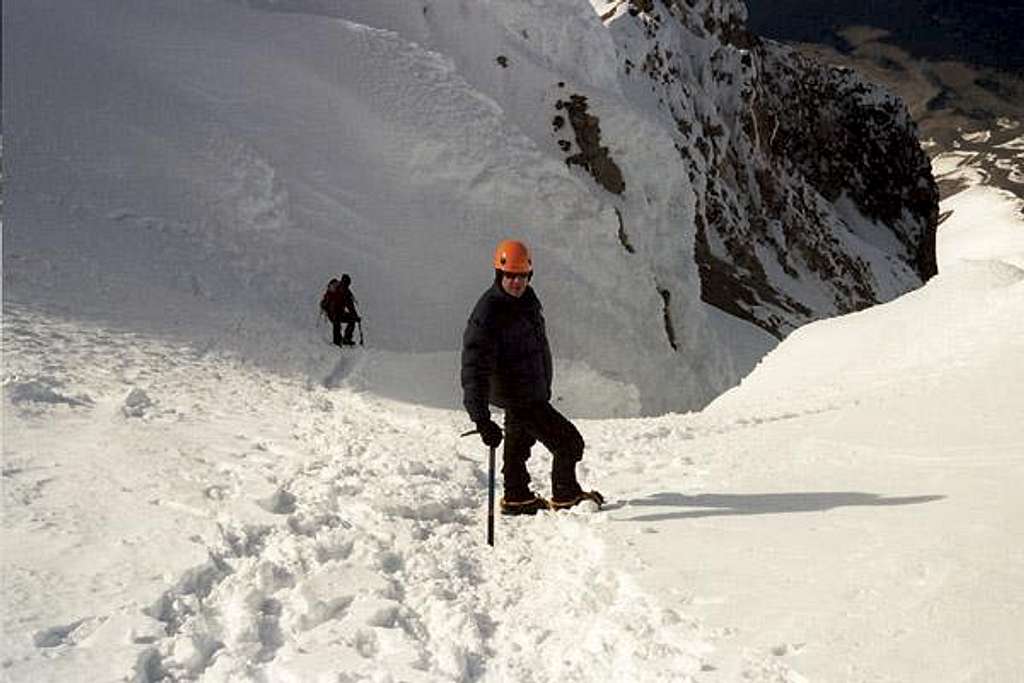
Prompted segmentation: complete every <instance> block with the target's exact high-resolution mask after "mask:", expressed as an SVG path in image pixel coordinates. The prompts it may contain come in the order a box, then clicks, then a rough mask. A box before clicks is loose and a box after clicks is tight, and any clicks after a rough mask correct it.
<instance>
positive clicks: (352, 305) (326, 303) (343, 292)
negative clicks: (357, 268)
mask: <svg viewBox="0 0 1024 683" xmlns="http://www.w3.org/2000/svg"><path fill="white" fill-rule="evenodd" d="M320 309H321V310H322V311H323V312H324V313H326V314H327V318H328V319H329V320H330V321H331V322H334V321H335V320H341V321H342V322H345V321H347V320H348V319H349V318H351V319H353V320H355V319H358V318H359V315H358V314H357V313H356V301H355V297H353V296H352V291H351V290H350V289H349V288H348V287H344V286H342V285H337V287H335V288H334V289H331V288H328V289H327V291H326V292H324V296H323V298H322V299H320Z"/></svg>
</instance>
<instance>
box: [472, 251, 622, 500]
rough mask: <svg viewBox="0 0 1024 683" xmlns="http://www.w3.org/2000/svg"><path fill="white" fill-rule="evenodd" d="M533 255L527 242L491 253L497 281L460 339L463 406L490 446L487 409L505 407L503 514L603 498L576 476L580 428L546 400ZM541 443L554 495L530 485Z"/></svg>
mask: <svg viewBox="0 0 1024 683" xmlns="http://www.w3.org/2000/svg"><path fill="white" fill-rule="evenodd" d="M533 272H534V271H533V259H532V257H531V255H530V250H529V249H528V248H527V246H526V245H525V244H523V243H522V242H520V241H517V240H503V241H502V242H500V243H499V244H498V247H497V249H495V251H494V283H493V284H492V285H491V287H490V288H488V289H487V291H485V292H484V293H483V295H482V296H481V297H480V300H479V301H477V304H476V306H475V307H474V308H473V312H472V314H471V315H470V316H469V322H468V323H467V324H466V331H465V333H464V334H463V340H462V389H463V405H465V407H466V411H467V412H468V413H469V417H470V419H472V420H473V422H474V423H475V424H476V427H477V431H478V432H479V433H480V438H481V439H482V440H483V442H484V443H485V444H486V445H487V446H491V447H497V446H498V445H499V444H500V443H501V442H502V431H501V428H500V427H499V426H498V425H497V424H496V423H495V422H494V420H492V419H491V411H490V406H491V405H495V406H497V407H499V408H503V409H504V410H505V434H504V441H505V449H504V453H503V465H502V470H501V472H502V475H503V478H504V495H503V496H502V499H501V511H502V513H503V514H507V515H509V514H535V513H536V512H537V511H538V510H543V509H548V508H551V509H562V508H568V507H572V506H574V505H576V504H578V503H580V502H582V501H584V500H593V501H595V502H596V503H597V504H598V505H600V504H601V503H603V502H604V499H603V498H602V497H601V494H600V493H598V492H597V491H584V490H583V489H582V487H580V484H579V482H578V481H577V480H576V463H577V462H579V461H580V459H582V457H583V448H584V443H583V437H582V436H581V435H580V432H579V430H577V429H576V427H575V426H574V425H573V424H572V423H571V422H569V420H567V419H566V418H565V416H563V415H562V414H561V413H559V412H558V411H557V410H555V408H554V407H553V406H552V405H551V380H552V363H551V348H550V346H549V345H548V338H547V333H546V331H545V328H544V316H543V315H542V314H541V305H540V300H539V299H538V298H537V295H536V293H535V292H534V290H533V287H532V286H531V285H530V283H531V281H532V279H533ZM538 441H540V442H541V443H542V444H543V445H544V446H545V447H546V448H547V449H548V450H549V451H551V454H552V456H553V457H554V461H553V464H552V467H551V499H550V501H548V500H545V499H544V498H542V497H541V496H538V495H537V494H536V493H534V492H533V491H532V490H531V489H530V473H529V471H528V470H527V468H526V461H527V460H528V459H529V457H530V449H531V447H532V446H533V445H534V444H535V443H536V442H538Z"/></svg>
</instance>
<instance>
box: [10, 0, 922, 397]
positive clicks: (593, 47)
mask: <svg viewBox="0 0 1024 683" xmlns="http://www.w3.org/2000/svg"><path fill="white" fill-rule="evenodd" d="M744 16H745V10H744V7H743V5H742V4H741V3H740V2H733V1H729V0H714V1H710V2H709V1H706V0H692V1H691V0H688V1H687V2H652V1H646V2H644V1H640V0H634V1H633V2H628V3H627V2H610V3H605V2H601V1H600V0H594V1H593V2H587V1H585V0H545V2H525V1H513V0H494V1H492V2H456V1H454V0H450V1H437V0H426V1H424V2H409V1H408V0H378V1H376V2H332V1H329V0H276V1H274V2H269V1H260V2H257V1H256V0H252V1H251V2H248V3H245V2H198V1H192V0H174V1H173V2H172V1H169V0H155V1H152V2H145V3H140V2H134V1H128V0H110V1H106V2H96V1H85V2H76V3H62V2H57V1H56V0H39V1H38V2H32V3H8V6H5V8H4V25H5V34H6V38H7V40H6V41H5V55H4V56H5V58H6V59H5V63H6V64H7V68H6V70H5V79H4V90H5V93H4V96H5V101H6V105H7V106H6V111H5V118H6V120H5V127H6V131H5V132H6V137H7V140H6V142H5V144H6V150H5V152H6V159H5V162H6V166H7V170H8V181H9V184H8V187H7V190H8V193H7V196H8V203H7V205H6V209H7V212H8V217H7V221H6V226H5V227H6V231H5V235H4V245H3V249H4V285H5V288H4V298H5V302H11V303H17V304H19V305H25V306H30V307H35V308H40V309H45V310H47V311H49V312H50V313H53V314H58V315H62V316H70V317H81V318H91V319H98V320H103V321H107V322H109V323H111V324H114V325H116V326H119V327H122V328H124V329H126V330H129V331H130V330H131V329H146V330H154V329H155V330H159V331H162V332H165V333H167V334H174V335H181V336H186V337H191V338H195V339H197V340H198V341H201V342H202V343H204V344H206V345H217V346H224V347H228V348H232V349H235V350H237V351H238V352H240V353H243V354H245V355H247V356H248V357H250V358H252V359H253V360H254V361H257V362H261V363H267V364H271V365H276V366H281V367H282V368H286V369H287V368H291V369H295V368H299V369H302V370H303V371H314V372H315V371H319V370H318V369H317V368H316V367H315V366H317V365H318V364H322V363H323V362H325V361H324V360H323V359H325V358H327V356H326V355H325V354H326V353H327V352H326V351H325V349H324V348H323V347H324V345H323V334H322V328H321V329H320V330H318V329H317V328H316V314H317V311H316V303H317V300H318V297H319V294H320V291H321V289H322V287H323V285H324V284H325V282H326V280H327V279H328V278H329V277H331V276H333V275H337V274H339V273H341V272H348V273H351V274H352V277H353V280H354V290H355V292H356V295H357V297H358V298H359V300H360V304H361V309H362V312H363V313H364V317H365V320H366V325H365V326H366V332H367V336H368V340H369V342H370V344H371V346H372V347H374V348H377V349H383V350H388V351H394V352H397V353H428V352H431V353H432V352H456V351H457V349H458V347H459V344H460V335H461V330H462V327H463V325H464V321H465V317H466V315H467V314H468V311H469V310H470V308H471V306H472V304H473V303H474V301H475V299H476V298H477V296H478V295H479V293H480V292H481V291H482V290H483V288H484V287H486V286H487V285H488V284H489V283H490V281H491V277H492V272H491V266H490V253H491V250H492V248H493V245H494V244H495V243H496V242H497V241H498V240H499V239H501V238H504V237H519V238H522V239H525V240H526V241H527V242H528V243H530V245H531V246H532V247H533V249H534V250H535V263H536V278H535V280H534V286H535V288H536V289H537V291H538V293H539V295H540V297H541V299H542V301H543V302H544V304H545V311H546V316H547V320H548V327H549V335H550V337H551V340H552V345H553V347H554V352H555V354H556V356H558V357H559V358H561V359H563V360H564V361H571V362H572V363H574V364H575V365H577V366H580V365H582V366H583V367H585V369H586V372H587V373H594V372H596V373H599V374H600V375H601V376H603V377H604V378H606V379H608V380H610V381H611V382H612V383H616V382H617V383H621V384H622V385H627V386H629V385H631V386H632V387H635V391H636V392H637V396H638V397H639V412H642V413H645V414H654V413H660V412H664V411H666V410H685V409H692V408H697V407H700V406H702V405H704V404H706V403H707V402H708V401H709V400H711V399H712V398H714V397H715V396H716V395H717V394H719V393H720V392H721V391H723V390H724V389H726V388H728V387H730V386H732V385H734V384H735V383H736V382H737V381H738V380H739V378H740V377H741V376H743V375H744V374H745V373H746V372H747V371H748V370H749V369H750V368H751V367H752V366H753V364H754V363H755V362H756V360H757V359H758V358H759V357H760V355H761V354H763V353H764V352H765V351H766V350H768V349H769V348H770V347H771V346H772V345H773V344H774V343H775V340H776V339H777V338H781V337H782V336H784V335H785V334H786V333H788V331H790V330H792V329H794V328H795V327H797V326H799V325H800V324H802V323H804V322H806V321H808V320H812V319H815V318H817V317H822V316H828V315H833V314H835V313H839V312H843V311H847V310H853V309H856V308H860V307H863V306H866V305H870V304H871V303H873V302H875V301H881V300H886V299H889V298H892V297H894V296H896V295H898V294H899V293H901V292H903V291H906V290H907V289H910V288H913V287H915V286H917V285H918V284H919V283H920V282H921V280H922V278H924V277H927V276H928V275H929V274H930V272H932V271H933V270H934V259H933V257H932V258H931V261H929V253H930V252H929V250H930V249H931V246H930V240H931V238H932V235H933V234H934V214H935V207H934V199H935V197H934V196H933V195H934V183H933V182H932V180H931V176H930V175H929V172H928V170H927V160H926V159H925V157H924V155H923V154H921V153H920V150H919V149H918V148H917V144H916V140H915V139H914V135H913V129H912V124H911V123H910V121H909V118H908V117H907V116H906V114H905V111H904V110H903V108H902V106H901V105H900V104H899V103H898V101H895V100H894V99H893V98H892V97H890V96H888V95H886V94H885V93H883V92H881V91H879V90H877V89H874V88H872V87H870V86H867V85H865V84H863V83H861V82H860V81H858V80H857V79H856V78H855V77H854V76H853V75H852V74H849V73H843V72H838V71H835V70H831V69H828V68H826V67H822V66H818V65H812V64H809V63H807V62H805V61H803V60H801V59H798V58H797V57H795V56H793V55H791V54H789V53H788V52H787V51H786V50H784V49H783V48H781V47H778V46H775V45H771V44H769V43H764V42H762V41H760V40H758V39H757V38H756V37H754V36H751V35H750V34H748V33H747V32H746V31H745V30H744V29H743V18H744ZM854 124H856V126H854ZM851 126H854V127H853V128H851ZM709 304H710V305H709ZM584 374H586V373H584ZM408 380H409V382H410V383H415V382H417V381H419V378H416V377H409V378H408ZM445 381H447V380H445ZM456 381H457V380H456V378H455V376H454V373H452V378H451V384H450V385H447V386H443V387H439V388H438V392H435V393H441V394H445V393H447V394H450V395H451V396H452V404H453V405H457V403H458V388H457V385H456ZM556 385H557V378H556ZM556 390H557V386H556Z"/></svg>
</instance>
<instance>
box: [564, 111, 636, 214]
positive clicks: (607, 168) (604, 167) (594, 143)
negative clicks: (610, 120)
mask: <svg viewBox="0 0 1024 683" xmlns="http://www.w3.org/2000/svg"><path fill="white" fill-rule="evenodd" d="M555 108H556V109H558V110H564V111H565V112H567V113H568V115H569V124H570V125H571V126H572V130H573V133H575V137H576V145H577V147H578V148H579V151H578V152H577V153H576V154H573V155H571V156H569V157H567V158H566V160H565V163H566V164H568V165H569V166H580V167H582V168H583V169H584V170H585V171H587V173H589V174H590V175H591V177H593V178H594V180H596V181H597V182H598V184H600V185H601V187H603V188H604V189H606V190H608V191H609V192H611V193H613V194H622V191H623V190H625V189H626V182H625V181H624V180H623V179H622V170H621V169H620V168H619V166H618V164H616V163H615V160H614V159H612V157H611V155H610V154H609V153H608V148H607V147H603V146H601V122H600V120H599V119H598V118H597V117H596V116H594V115H592V114H589V113H588V112H587V98H586V97H584V96H583V95H571V96H570V97H569V99H568V100H559V101H558V102H557V103H556V104H555ZM552 125H553V126H554V128H555V130H559V129H560V128H561V127H562V126H563V125H564V120H562V117H561V116H556V117H555V118H554V120H553V121H552ZM562 149H563V150H565V151H568V150H570V149H571V146H570V145H565V146H563V147H562Z"/></svg>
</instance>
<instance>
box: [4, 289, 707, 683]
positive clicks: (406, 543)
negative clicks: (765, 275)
mask: <svg viewBox="0 0 1024 683" xmlns="http://www.w3.org/2000/svg"><path fill="white" fill-rule="evenodd" d="M4 334H5V350H6V351H7V367H6V368H5V377H4V386H5V397H6V409H5V422H6V425H5V435H6V443H5V465H4V479H3V482H4V509H5V515H6V522H7V523H6V525H5V528H6V529H7V530H6V531H5V536H6V541H5V546H13V547H17V548H18V551H17V552H15V553H12V554H11V555H10V556H9V558H8V559H7V560H6V562H7V564H8V568H9V576H10V577H12V580H11V581H10V582H9V594H10V600H9V604H10V605H11V607H12V608H13V609H12V610H10V611H6V612H5V624H4V627H5V628H4V632H5V634H6V636H5V639H6V640H5V643H4V652H5V655H4V662H3V665H4V668H5V671H6V672H7V675H9V676H10V677H11V679H12V680H28V679H31V680H67V679H69V678H81V677H82V676H85V677H86V678H90V679H92V680H103V679H108V678H111V677H114V678H119V677H121V676H127V677H128V678H130V679H132V680H137V681H158V680H201V681H237V680H255V681H311V680H339V679H338V676H339V675H341V676H342V678H343V679H344V680H425V681H426V680H430V681H436V680H466V681H469V680H521V681H544V680H551V679H553V678H562V679H565V680H578V681H583V680H586V681H591V680H625V679H629V680H680V676H681V675H690V674H694V673H697V672H699V671H700V669H701V666H702V656H703V655H704V654H705V653H706V652H707V651H708V650H709V646H708V645H707V644H706V642H705V641H704V637H703V635H702V634H701V631H700V626H699V624H697V623H696V622H694V621H692V620H691V619H689V618H687V617H686V616H685V615H683V614H681V613H679V612H677V611H675V610H672V609H663V608H662V607H661V606H660V605H659V603H658V601H657V600H656V599H655V598H653V597H652V596H650V595H647V594H645V593H644V592H643V591H641V590H640V589H639V588H638V587H637V585H636V584H635V583H634V582H633V581H632V580H631V579H630V577H629V576H628V574H626V573H624V572H622V571H621V570H620V568H619V566H618V563H617V562H615V561H609V558H608V557H607V556H606V551H605V544H604V542H603V541H602V540H601V535H602V529H604V528H606V527H607V525H608V524H610V523H611V522H610V518H609V517H608V515H607V514H606V513H598V514H592V515H590V514H587V513H586V512H578V513H577V512H574V513H560V514H557V515H556V514H554V513H545V514H542V515H540V516H538V517H537V518H532V519H507V518H500V519H499V520H498V524H497V547H496V548H494V549H490V548H488V547H487V546H486V544H485V543H484V521H485V519H484V514H483V509H484V501H485V495H486V482H485V479H486V470H485V468H486V459H485V451H484V449H483V447H482V446H481V445H480V444H479V442H478V441H477V440H475V439H462V440H460V439H458V437H457V435H458V433H459V431H460V430H464V429H465V428H466V423H465V420H464V417H463V416H462V415H461V413H459V412H453V411H448V410H438V409H431V408H423V407H417V406H415V405H413V404H403V403H396V402H394V401H392V400H389V399H384V398H381V397H380V396H378V395H375V394H373V393H369V392H366V391H362V390H358V389H354V388H353V387H352V385H350V384H348V383H347V382H348V380H346V379H340V380H339V381H340V386H339V387H338V388H335V389H328V388H326V387H324V386H323V385H322V384H319V383H315V382H308V381H300V380H297V379H295V378H291V379H290V378H287V377H274V376H269V375H266V374H265V373H264V372H263V371H260V370H258V369H256V368H253V367H246V366H245V365H243V364H240V363H238V361H236V360H233V359H231V358H229V357H225V356H220V355H216V354H202V353H197V352H196V351H195V350H194V349H190V348H188V347H184V346H179V347H175V346H172V345H168V344H166V343H165V342H162V341H160V340H158V339H156V338H147V337H145V336H141V335H124V334H118V333H115V332H111V331H108V330H103V329H100V328H90V327H88V326H85V325H79V324H69V323H61V322H57V321H54V320H52V319H49V318H47V317H45V316H40V315H37V314H34V313H31V312H29V311H23V310H20V309H19V308H17V307H13V308H10V309H9V310H8V311H6V312H5V330H4ZM55 340H58V341H59V342H60V343H59V344H54V341H55ZM30 350H31V352H30ZM370 358H372V354H369V353H364V352H361V351H352V352H349V354H348V356H346V357H345V360H347V361H348V363H349V364H350V365H353V366H355V367H354V368H351V367H350V368H349V370H350V371H351V373H352V374H351V377H352V378H353V381H355V378H358V377H360V375H359V366H362V365H364V364H372V361H370V360H369V359H370ZM339 364H342V362H341V361H339ZM328 374H331V373H328ZM325 379H326V377H325ZM355 383H356V384H358V382H355ZM40 387H42V388H40ZM113 444H121V446H120V447H115V446H114V445H113ZM538 450H539V451H540V453H538V455H537V456H536V457H535V459H534V462H533V465H532V469H533V472H534V475H535V479H536V480H537V481H536V485H537V486H538V487H539V488H540V489H541V490H544V489H545V488H546V478H547V471H548V467H549V465H550V458H549V457H547V456H546V454H544V455H541V453H543V450H542V449H538ZM582 473H583V474H582V476H583V477H586V476H587V475H588V474H589V470H588V469H586V468H582ZM584 481H586V479H585V478H584ZM498 494H499V495H500V489H499V492H498ZM58 557H59V558H60V559H58ZM345 677H347V678H345Z"/></svg>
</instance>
